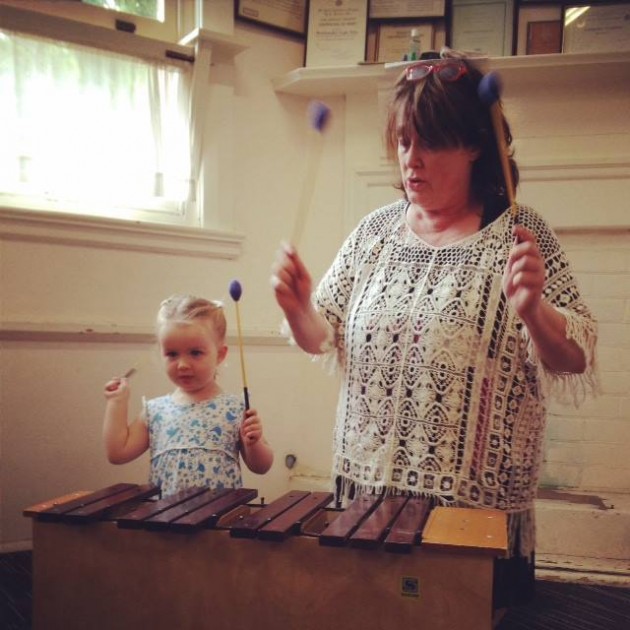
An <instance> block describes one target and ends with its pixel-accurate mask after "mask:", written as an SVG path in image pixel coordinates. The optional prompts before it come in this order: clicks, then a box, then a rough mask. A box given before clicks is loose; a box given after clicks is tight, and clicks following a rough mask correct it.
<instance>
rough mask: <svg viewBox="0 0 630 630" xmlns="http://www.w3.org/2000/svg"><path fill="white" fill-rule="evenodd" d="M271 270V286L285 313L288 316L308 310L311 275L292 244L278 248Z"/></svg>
mask: <svg viewBox="0 0 630 630" xmlns="http://www.w3.org/2000/svg"><path fill="white" fill-rule="evenodd" d="M271 272H272V276H271V286H272V287H273V290H274V293H275V295H276V301H277V302H278V304H279V306H280V308H281V309H282V310H283V311H284V312H285V314H286V315H287V316H288V317H290V316H291V315H294V314H298V313H300V312H304V311H306V310H308V308H309V306H310V299H311V291H312V281H311V276H310V274H309V272H308V270H307V269H306V267H305V266H304V263H303V262H302V259H301V258H300V257H299V255H298V253H297V252H296V251H295V249H294V248H293V246H291V245H287V244H284V245H283V246H282V247H281V248H280V249H279V250H278V252H277V255H276V261H275V263H274V265H273V266H272V268H271Z"/></svg>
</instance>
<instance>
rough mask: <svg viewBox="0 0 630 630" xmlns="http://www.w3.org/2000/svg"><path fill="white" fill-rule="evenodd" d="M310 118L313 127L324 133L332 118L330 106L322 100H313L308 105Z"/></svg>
mask: <svg viewBox="0 0 630 630" xmlns="http://www.w3.org/2000/svg"><path fill="white" fill-rule="evenodd" d="M308 119H309V121H310V123H311V127H313V129H315V131H319V133H322V132H323V131H324V129H325V127H326V125H327V124H328V121H329V120H330V107H328V105H326V103H322V102H321V101H311V102H310V103H309V105H308Z"/></svg>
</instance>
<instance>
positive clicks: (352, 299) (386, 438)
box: [313, 200, 596, 546]
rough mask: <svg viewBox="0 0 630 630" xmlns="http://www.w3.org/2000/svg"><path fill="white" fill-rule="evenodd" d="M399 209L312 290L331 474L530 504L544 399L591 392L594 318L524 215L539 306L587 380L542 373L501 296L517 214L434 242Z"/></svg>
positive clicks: (460, 497) (471, 500)
mask: <svg viewBox="0 0 630 630" xmlns="http://www.w3.org/2000/svg"><path fill="white" fill-rule="evenodd" d="M406 206H407V203H406V202H405V201H404V200H401V201H399V202H396V203H394V204H391V205H388V206H385V207H383V208H380V209H378V210H376V211H374V212H372V213H371V214H370V215H368V216H367V217H366V218H364V219H363V220H362V221H361V223H360V224H359V225H358V226H357V228H356V229H355V230H354V232H353V233H352V234H351V235H350V236H349V237H348V238H347V240H346V241H345V243H344V245H343V246H342V248H341V249H340V251H339V253H338V255H337V257H336V259H335V261H334V262H333V264H332V266H331V267H330V269H329V270H328V272H327V273H326V274H325V276H324V277H323V279H322V280H321V282H320V284H319V286H318V289H317V291H316V292H315V294H314V296H313V301H314V304H315V306H316V308H317V309H318V310H319V311H320V312H321V313H322V314H323V315H324V317H325V318H326V319H327V321H328V322H329V323H330V325H331V327H332V332H333V333H334V334H333V335H332V336H331V339H333V340H334V343H332V344H330V345H331V346H332V347H331V350H330V354H331V356H332V357H334V358H335V359H336V363H337V366H338V367H340V368H341V373H342V384H341V395H340V398H339V403H338V409H337V421H336V426H335V432H334V449H333V475H335V476H340V477H341V478H342V480H343V481H344V483H345V484H346V485H349V484H350V483H351V484H352V485H353V486H354V487H355V489H357V490H358V491H359V492H373V491H376V492H380V491H382V490H387V491H389V492H394V493H398V492H401V493H411V494H418V495H426V496H432V497H434V498H436V499H437V500H438V501H440V502H442V503H444V504H466V505H470V506H479V507H491V508H499V509H502V510H507V511H508V512H512V513H516V512H521V511H527V510H530V509H531V508H532V506H533V499H534V496H535V492H536V487H537V485H538V478H539V471H540V463H541V450H542V446H543V432H544V427H545V415H546V400H547V394H548V393H549V392H551V390H552V389H553V387H554V385H559V386H560V389H563V388H564V389H566V388H568V389H569V390H571V391H572V392H573V393H574V395H575V396H576V397H577V396H579V394H580V392H584V391H586V390H587V389H589V388H591V387H592V386H593V385H594V383H595V380H596V379H595V376H594V369H595V368H594V346H595V340H596V323H595V320H594V319H593V317H592V315H591V313H590V312H589V310H588V308H587V306H586V305H585V304H584V302H583V301H582V299H581V297H580V294H579V291H578V288H577V286H576V283H575V280H574V278H573V276H572V273H571V270H570V266H569V263H568V261H567V259H566V257H565V255H564V253H563V252H562V250H561V248H560V245H559V243H558V241H557V238H556V236H555V235H554V233H553V231H552V230H551V228H550V227H549V226H548V225H547V224H546V223H545V221H544V220H543V219H542V218H541V217H540V216H539V215H538V214H536V213H535V212H534V211H533V210H531V209H529V208H526V207H520V208H519V214H518V216H519V222H520V223H521V224H522V225H524V226H525V227H526V228H528V229H529V230H531V231H532V232H533V233H534V234H535V235H536V238H537V242H538V246H539V249H540V251H541V253H542V256H543V258H544V261H545V266H546V282H545V287H544V298H545V299H546V300H548V301H549V302H550V303H551V304H553V305H554V306H555V307H556V308H558V309H560V310H561V311H562V312H563V314H564V315H565V316H566V318H567V336H568V337H571V338H573V339H574V340H575V341H576V342H577V343H578V345H579V346H580V347H581V348H582V349H583V350H584V352H585V355H586V359H587V365H588V367H587V371H586V373H585V374H582V375H573V374H572V375H567V374H558V373H552V372H549V371H548V370H546V369H545V368H544V366H543V365H542V364H541V363H540V361H539V360H538V358H537V356H536V353H535V351H534V348H533V344H532V343H531V341H530V339H529V337H528V335H527V331H526V329H525V327H524V325H523V324H522V322H521V321H520V320H519V318H518V316H517V315H516V313H515V312H514V311H513V310H512V309H511V307H510V305H509V303H508V301H507V299H506V297H505V295H504V294H503V291H502V276H503V273H504V269H505V265H506V262H507V259H508V255H509V252H510V249H511V247H512V245H513V237H512V227H513V217H512V215H511V213H510V212H505V213H504V214H502V215H501V216H500V217H499V218H498V219H496V220H495V221H494V222H493V223H491V224H489V225H488V226H486V227H485V228H484V229H482V230H480V231H479V232H477V233H476V234H473V235H471V236H469V237H466V238H464V239H462V240H461V241H459V242H457V243H454V244H450V245H447V246H442V247H433V246H430V245H428V244H426V243H425V242H423V241H422V240H421V239H419V238H418V237H417V236H416V235H415V234H414V233H413V232H412V231H411V230H410V229H409V228H408V226H407V224H406V221H405V210H406ZM521 526H523V523H521V524H520V525H519V529H520V527H521ZM521 534H522V535H523V534H524V532H521ZM530 534H531V533H530ZM526 546H529V545H526Z"/></svg>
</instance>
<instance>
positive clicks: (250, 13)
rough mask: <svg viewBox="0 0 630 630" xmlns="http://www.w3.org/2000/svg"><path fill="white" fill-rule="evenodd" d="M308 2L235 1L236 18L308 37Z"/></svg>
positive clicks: (275, 0)
mask: <svg viewBox="0 0 630 630" xmlns="http://www.w3.org/2000/svg"><path fill="white" fill-rule="evenodd" d="M306 10H307V0H235V2H234V17H235V18H236V19H239V20H243V21H246V22H251V23H253V24H258V25H261V26H265V27H267V28H271V29H273V30H276V31H280V32H283V33H288V34H291V35H297V36H300V37H305V36H306Z"/></svg>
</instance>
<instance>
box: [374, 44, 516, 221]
mask: <svg viewBox="0 0 630 630" xmlns="http://www.w3.org/2000/svg"><path fill="white" fill-rule="evenodd" d="M442 56H443V58H446V59H452V60H457V63H463V64H464V65H465V68H466V72H465V74H463V75H462V76H461V77H460V78H459V79H457V80H456V81H444V80H442V79H440V78H439V75H438V73H437V72H431V73H430V74H428V75H427V76H426V77H425V78H423V79H420V80H417V81H412V80H408V79H407V77H406V74H405V73H404V72H403V74H402V75H401V76H400V77H399V79H398V80H397V81H396V84H395V86H394V93H393V95H392V98H391V101H390V105H389V109H388V112H387V120H386V127H385V145H386V148H387V154H388V156H389V157H390V158H392V159H394V160H395V159H396V155H397V148H398V141H399V138H401V137H402V139H403V140H408V139H410V138H412V137H416V135H417V137H418V139H419V142H420V144H421V146H423V147H424V148H426V149H428V150H431V149H433V150H438V149H455V148H472V149H476V150H478V151H479V158H478V159H477V160H476V161H475V163H474V165H473V170H472V182H471V185H472V190H473V194H474V195H475V197H476V198H477V199H478V200H479V201H480V202H481V203H483V205H484V213H485V214H488V213H489V214H490V215H491V216H490V217H484V218H487V219H488V220H485V221H484V223H488V222H490V221H491V220H493V219H494V218H496V216H498V215H499V214H500V213H501V212H503V211H504V210H506V209H507V208H508V207H509V205H510V201H509V195H508V192H507V189H506V184H505V179H504V177H503V171H502V168H501V160H500V156H499V150H498V148H497V142H496V139H495V136H494V131H493V127H492V119H491V115H490V110H489V108H488V106H487V105H486V104H484V103H483V102H482V101H481V99H480V98H479V95H478V91H477V89H478V86H479V82H480V81H481V79H482V77H483V74H482V73H481V71H480V70H479V69H478V68H477V67H476V66H475V65H474V64H473V63H472V62H471V61H470V60H469V59H466V58H465V57H463V56H461V55H458V54H457V53H454V52H453V51H448V50H447V51H443V52H442ZM440 61H441V60H434V61H430V62H429V63H438V64H439V63H440ZM499 106H500V107H501V104H499ZM501 118H502V121H503V131H504V134H505V143H506V146H507V147H508V156H509V164H510V168H511V171H512V181H513V183H514V186H515V187H516V185H517V184H518V180H519V174H518V167H517V165H516V162H515V161H514V158H513V154H514V151H513V149H512V148H511V144H512V133H511V131H510V126H509V124H508V122H507V120H506V119H505V116H504V115H503V111H502V110H501ZM400 121H402V125H401V124H400ZM397 188H400V189H401V190H402V189H403V187H402V184H401V183H399V184H398V186H397Z"/></svg>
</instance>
